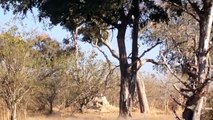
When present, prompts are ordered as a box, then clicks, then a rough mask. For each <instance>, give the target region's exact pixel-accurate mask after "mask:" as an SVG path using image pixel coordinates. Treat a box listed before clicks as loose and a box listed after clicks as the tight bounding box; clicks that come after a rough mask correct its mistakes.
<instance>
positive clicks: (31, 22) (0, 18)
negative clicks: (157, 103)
mask: <svg viewBox="0 0 213 120" xmlns="http://www.w3.org/2000/svg"><path fill="white" fill-rule="evenodd" d="M37 13H38V12H37V11H36V10H34V12H33V14H32V13H28V14H27V16H26V17H25V18H24V19H23V20H21V21H18V20H16V21H14V17H20V15H16V16H15V15H13V14H12V12H7V13H6V14H4V11H3V9H1V8H0V29H1V28H2V27H5V23H8V22H10V21H12V23H13V24H15V25H17V26H19V27H21V25H20V24H24V25H25V26H26V27H25V28H24V30H25V31H26V30H29V31H32V30H36V31H38V33H46V34H48V35H49V36H50V37H51V38H53V39H56V40H57V41H59V42H62V40H63V38H67V37H69V36H70V33H69V32H68V31H67V30H65V29H63V28H62V27H61V26H59V25H57V26H54V27H53V28H51V29H49V27H48V25H47V24H48V20H46V22H45V24H46V25H45V24H44V23H40V22H39V21H38V19H37V18H36V16H37V15H36V14H37ZM21 29H23V28H21ZM126 38H127V40H126V48H127V51H128V54H129V53H130V52H131V41H130V39H128V38H131V34H130V31H129V30H128V31H127V34H126ZM111 39H112V41H111V43H110V44H111V46H112V48H114V50H116V51H118V49H117V42H116V32H114V33H113V37H110V40H111ZM139 44H140V42H139ZM79 46H80V48H81V50H82V51H84V52H88V51H91V50H92V49H94V48H93V47H92V46H91V45H90V44H88V43H83V42H79ZM147 48H148V47H147V46H142V45H141V47H140V49H139V53H142V52H143V51H144V50H145V49H147ZM101 49H102V50H103V51H105V52H106V54H107V55H108V57H109V59H110V60H112V61H113V62H114V63H116V64H118V61H117V60H116V59H115V58H113V57H112V56H111V54H110V52H109V51H108V49H107V48H106V47H101ZM158 51H159V47H157V48H155V49H153V50H152V51H150V52H149V53H147V54H146V55H145V56H144V58H153V59H155V58H156V56H157V54H158ZM98 58H99V59H105V58H104V56H103V54H102V53H100V52H98ZM141 71H144V72H151V73H153V72H154V71H153V67H152V64H150V63H146V64H145V65H144V66H143V67H142V69H141Z"/></svg>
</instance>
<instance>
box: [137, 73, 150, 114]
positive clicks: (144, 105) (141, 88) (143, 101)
mask: <svg viewBox="0 0 213 120" xmlns="http://www.w3.org/2000/svg"><path fill="white" fill-rule="evenodd" d="M136 81H137V92H138V100H139V107H140V112H141V113H149V112H150V110H149V103H148V100H147V97H146V91H145V85H144V82H143V81H142V80H140V78H139V77H138V76H137V79H136Z"/></svg>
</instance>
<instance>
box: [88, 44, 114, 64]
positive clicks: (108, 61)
mask: <svg viewBox="0 0 213 120" xmlns="http://www.w3.org/2000/svg"><path fill="white" fill-rule="evenodd" d="M91 45H92V46H93V47H95V48H97V49H98V50H99V51H100V52H101V53H102V54H103V55H104V57H105V58H106V60H107V63H108V64H110V63H111V61H110V60H109V58H108V56H107V55H106V53H105V52H104V51H103V50H101V49H100V47H98V46H97V45H94V44H93V43H92V44H91Z"/></svg>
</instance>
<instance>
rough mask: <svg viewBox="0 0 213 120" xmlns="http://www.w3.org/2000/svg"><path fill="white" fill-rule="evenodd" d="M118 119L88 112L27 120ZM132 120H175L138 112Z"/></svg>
mask: <svg viewBox="0 0 213 120" xmlns="http://www.w3.org/2000/svg"><path fill="white" fill-rule="evenodd" d="M117 118H118V113H117V112H115V113H100V112H93V113H92V112H90V113H84V114H74V115H71V116H70V115H66V116H62V115H60V114H53V115H51V116H39V117H38V116H36V117H35V116H34V117H29V118H28V120H116V119H117ZM132 119H133V120H175V118H174V116H173V115H171V114H156V113H150V114H140V113H138V112H134V113H133V117H132Z"/></svg>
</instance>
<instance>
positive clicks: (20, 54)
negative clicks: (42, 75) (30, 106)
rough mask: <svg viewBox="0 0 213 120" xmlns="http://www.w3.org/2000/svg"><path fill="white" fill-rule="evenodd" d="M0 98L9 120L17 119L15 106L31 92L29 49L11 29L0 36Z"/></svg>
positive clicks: (14, 30) (14, 29) (31, 70)
mask: <svg viewBox="0 0 213 120" xmlns="http://www.w3.org/2000/svg"><path fill="white" fill-rule="evenodd" d="M0 56H1V58H0V66H1V69H0V97H1V98H2V99H3V100H4V102H5V103H6V106H7V108H8V110H9V113H10V114H9V115H10V116H9V119H10V120H16V119H17V106H18V105H20V103H21V101H22V99H24V98H25V96H27V95H28V93H29V92H30V91H31V88H32V85H31V83H32V82H33V80H34V77H35V76H34V75H33V74H34V70H33V69H32V64H31V61H32V58H31V49H30V47H29V45H28V43H27V42H26V41H24V39H23V38H21V37H20V36H17V28H16V27H11V28H10V29H9V30H8V31H6V32H3V33H1V34H0Z"/></svg>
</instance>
